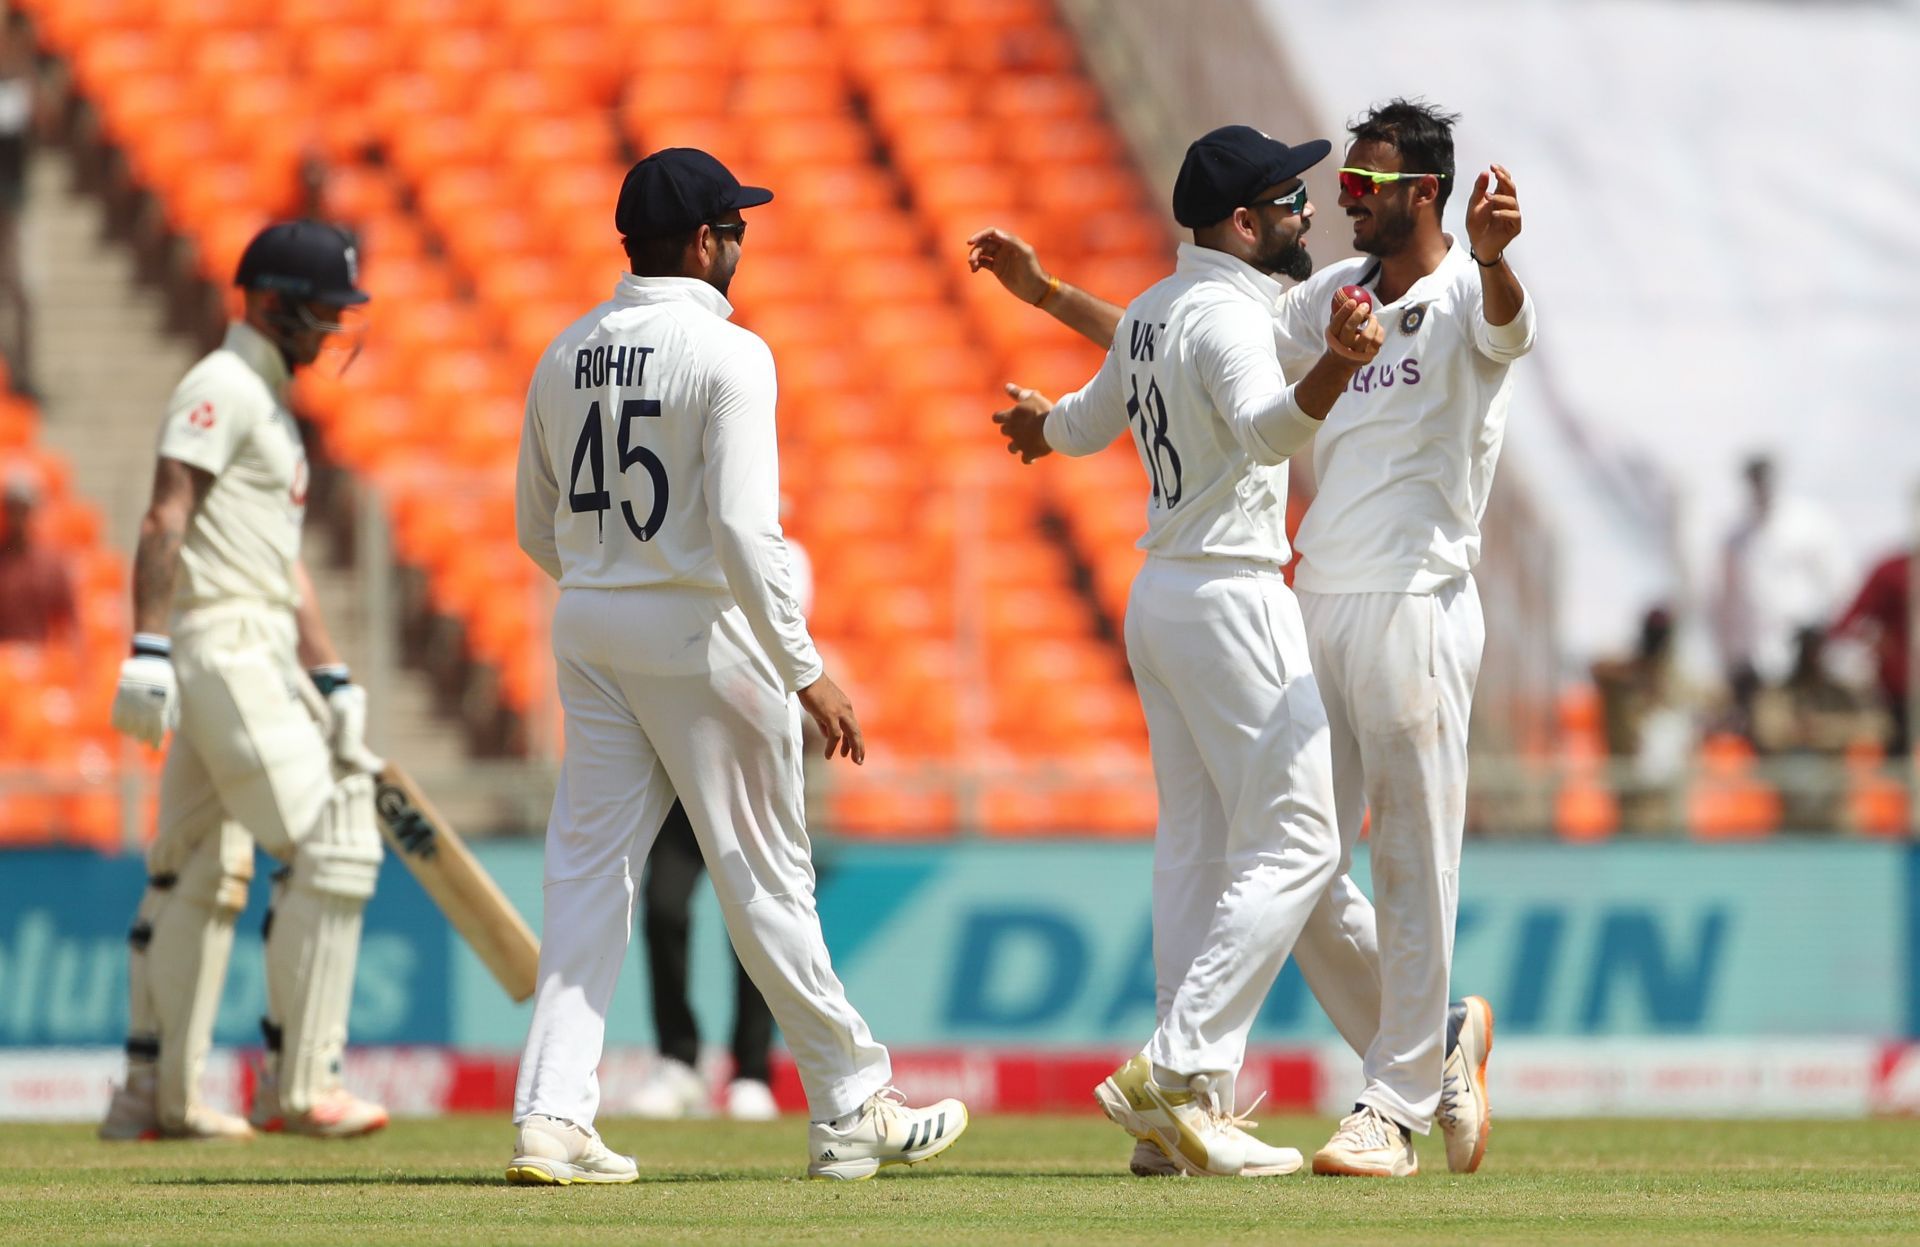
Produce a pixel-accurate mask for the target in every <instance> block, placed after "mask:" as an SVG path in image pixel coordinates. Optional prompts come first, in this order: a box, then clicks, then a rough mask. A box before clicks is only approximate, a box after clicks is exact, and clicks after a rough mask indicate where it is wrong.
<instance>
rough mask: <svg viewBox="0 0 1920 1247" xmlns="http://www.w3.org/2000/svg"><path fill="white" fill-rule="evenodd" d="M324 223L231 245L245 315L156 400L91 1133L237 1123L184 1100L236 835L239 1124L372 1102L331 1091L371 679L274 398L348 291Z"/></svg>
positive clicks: (363, 844) (367, 831) (342, 1020)
mask: <svg viewBox="0 0 1920 1247" xmlns="http://www.w3.org/2000/svg"><path fill="white" fill-rule="evenodd" d="M356 280H357V278H356V274H355V261H354V254H353V246H352V243H351V241H350V240H349V239H348V238H347V236H346V235H345V234H343V233H342V232H341V231H339V230H337V229H335V228H334V227H332V226H329V225H324V224H321V223H319V222H313V221H298V222H290V223H283V224H279V225H273V226H269V227H268V228H267V229H265V230H263V231H262V232H261V233H260V234H259V235H258V236H256V237H255V238H254V239H253V241H252V242H251V243H250V244H249V245H248V247H247V249H246V252H245V253H244V254H243V255H242V256H241V259H240V266H239V273H238V276H237V279H236V284H238V285H239V286H241V287H243V288H244V289H245V290H246V314H245V318H244V319H243V320H240V321H236V322H235V323H234V324H233V325H232V326H230V327H229V329H228V331H227V338H226V341H225V343H224V344H223V345H222V346H221V347H220V349H218V350H216V351H214V352H213V353H212V354H211V355H208V356H207V357H206V358H205V359H202V360H201V361H200V362H199V363H198V364H196V365H195V366H194V368H193V370H192V371H190V372H189V373H188V374H187V375H186V377H185V379H184V380H182V381H181V382H180V385H179V388H178V389H176V390H175V391H174V394H173V399H172V401H171V403H170V404H169V406H168V411H167V419H166V423H165V424H164V425H163V426H162V428H161V432H160V446H159V462H158V465H157V467H156V470H155V474H154V489H153V501H152V505H151V507H150V508H149V510H148V512H147V515H146V518H145V519H144V521H143V522H142V524H141V530H140V544H139V550H138V553H137V554H136V555H135V559H134V585H133V600H134V627H135V629H136V633H135V636H134V640H133V656H132V657H130V658H129V659H127V661H126V663H125V664H124V665H123V667H122V669H121V674H120V686H119V690H118V692H117V694H116V695H115V698H114V703H113V723H114V726H115V727H116V728H118V729H119V730H120V731H122V732H125V733H126V734H128V735H129V736H132V737H134V738H135V739H136V740H141V741H144V742H146V743H147V744H150V745H158V744H159V743H160V742H161V740H162V739H163V738H164V737H165V736H166V734H167V732H168V730H169V729H177V730H175V731H174V735H173V740H172V743H171V744H170V745H169V747H168V749H167V760H166V769H165V771H164V773H163V774H162V777H161V782H160V819H159V828H158V832H157V835H156V836H155V839H154V842H153V846H152V847H151V848H150V849H149V850H148V853H147V872H148V886H147V891H146V894H145V896H144V897H142V898H141V901H140V910H139V914H138V916H137V917H136V919H135V921H134V925H133V930H132V933H131V935H130V936H129V942H130V944H131V947H132V955H131V966H130V973H129V988H130V994H131V1014H132V1017H131V1026H130V1028H129V1033H128V1039H127V1066H128V1068H127V1081H126V1084H125V1085H124V1086H123V1087H121V1088H119V1089H117V1090H116V1092H115V1095H114V1098H113V1103H112V1106H111V1107H110V1108H109V1110H108V1114H107V1119H106V1121H105V1122H104V1123H103V1124H102V1125H101V1128H100V1134H101V1137H102V1138H107V1139H136V1138H154V1137H175V1138H221V1137H244V1136H246V1135H248V1134H250V1133H252V1130H251V1129H250V1128H249V1125H248V1123H247V1122H244V1121H240V1120H239V1119H237V1118H232V1117H228V1116H226V1115H225V1114H222V1113H219V1112H217V1111H215V1110H213V1109H211V1108H209V1107H207V1106H206V1105H204V1104H202V1103H200V1101H199V1082H200V1074H201V1070H202V1068H203V1066H204V1063H205V1060H206V1055H207V1049H208V1047H209V1045H210V1042H211V1037H212V1031H213V1020H214V1015H215V1013H216V1012H217V1010H218V1006H219V1002H220V989H221V986H222V984H223V983H224V981H225V979H226V970H227V960H228V956H229V954H230V953H231V951H232V948H233V922H234V918H235V917H236V916H237V915H238V914H239V913H240V911H241V909H243V908H244V907H245V905H246V900H247V887H248V885H249V884H250V883H251V881H252V878H253V841H254V840H255V839H257V840H258V841H259V842H260V845H261V847H263V848H264V849H266V850H267V852H268V853H270V854H272V855H273V856H274V857H275V858H277V859H279V861H280V862H281V863H282V869H281V870H280V871H278V872H277V873H276V874H275V878H274V899H273V907H272V909H271V910H270V911H269V915H268V934H267V946H266V959H267V1009H268V1016H267V1017H265V1018H262V1019H261V1029H262V1031H263V1032H264V1034H265V1036H266V1042H267V1068H266V1070H265V1071H264V1077H263V1078H262V1080H261V1082H260V1085H259V1087H258V1089H257V1093H256V1097H255V1101H254V1106H253V1113H252V1123H253V1126H255V1127H258V1128H260V1129H263V1130H285V1131H287V1132H290V1133H298V1134H310V1135H321V1136H333V1137H339V1136H346V1135H356V1134H365V1133H367V1132H368V1131H372V1130H378V1129H379V1128H380V1127H382V1126H384V1125H385V1124H386V1122H387V1113H386V1110H385V1109H383V1108H381V1107H380V1106H379V1105H377V1104H372V1103H369V1102H367V1101H365V1100H362V1099H359V1098H358V1097H356V1096H354V1095H352V1094H351V1093H349V1092H348V1091H347V1090H346V1089H345V1088H344V1087H342V1086H341V1085H340V1058H341V1053H342V1052H343V1050H344V1049H345V1046H346V1036H347V1011H348V1005H349V1004H350V1002H351V1000H352V995H353V969H354V963H355V961H356V959H357V957H358V955H359V948H360V916H361V911H362V909H364V908H365V906H366V903H367V898H368V897H370V896H372V895H373V887H374V881H375V879H376V877H377V875H378V873H379V869H380V856H381V848H380V836H379V832H378V831H377V829H376V827H375V824H374V812H373V779H372V773H373V772H376V771H378V770H379V768H380V765H381V764H380V760H379V759H378V758H376V757H374V756H373V755H372V754H370V753H369V752H368V751H367V749H366V747H365V744H364V743H363V736H364V732H365V725H366V715H367V705H366V694H365V692H364V691H363V690H361V689H360V688H359V687H358V686H357V685H354V684H352V683H351V682H350V681H349V680H348V678H347V670H346V667H345V666H344V665H342V664H341V662H340V658H339V655H338V653H337V652H335V650H334V648H333V643H332V641H331V640H330V639H329V637H328V634H327V630H326V626H325V624H324V623H323V622H322V620H321V616H320V611H319V606H318V604H317V603H316V602H315V601H314V600H313V590H312V586H311V583H310V582H309V580H308V577H307V573H306V569H305V567H304V565H303V564H302V563H301V562H300V527H301V522H302V519H303V518H304V515H305V510H306V493H307V459H306V452H305V449H304V448H303V446H302V444H301V440H300V430H299V427H298V426H297V425H296V424H295V423H294V420H293V417H292V415H291V414H290V413H289V412H288V410H287V385H288V382H289V381H290V380H291V378H292V374H293V370H294V369H295V368H298V367H301V366H303V365H306V364H310V363H312V362H313V361H314V360H315V358H316V357H317V356H318V354H319V351H320V349H321V346H322V344H323V342H325V341H326V340H327V339H328V338H329V337H330V336H333V335H334V334H336V333H337V332H339V331H340V329H341V328H342V326H341V324H340V323H339V322H340V321H341V317H342V315H343V313H344V311H345V309H347V308H349V307H352V306H354V305H357V304H361V303H364V302H366V300H367V295H366V293H365V292H364V291H361V290H359V289H358V288H357V286H356Z"/></svg>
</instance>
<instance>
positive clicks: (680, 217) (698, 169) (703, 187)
mask: <svg viewBox="0 0 1920 1247" xmlns="http://www.w3.org/2000/svg"><path fill="white" fill-rule="evenodd" d="M772 201H773V192H772V191H770V190H767V189H766V188H765V187H760V186H742V185H740V179H739V178H736V177H734V176H733V174H732V173H730V172H728V170H727V166H725V165H723V164H721V163H720V162H719V161H718V160H715V159H714V158H713V157H712V156H709V155H708V154H707V153H705V152H703V151H701V150H700V149H699V148H697V147H663V148H661V149H660V150H659V151H657V152H655V153H653V154H652V155H651V156H648V157H647V158H646V159H645V160H642V161H641V162H640V163H639V164H637V165H635V166H633V168H631V169H629V170H627V180H626V181H624V182H622V183H621V184H620V202H619V203H618V204H617V205H616V206H615V207H614V209H613V226H614V228H615V229H617V230H619V231H620V236H621V237H622V238H670V237H672V236H673V235H675V234H683V233H685V232H687V231H688V230H690V229H693V228H694V227H696V226H698V225H702V224H705V223H707V222H709V221H714V220H717V219H718V218H720V217H721V216H723V215H725V214H726V213H729V212H732V211H734V210H735V209H737V208H757V207H759V206H760V205H761V204H763V203H771V202H772Z"/></svg>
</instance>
